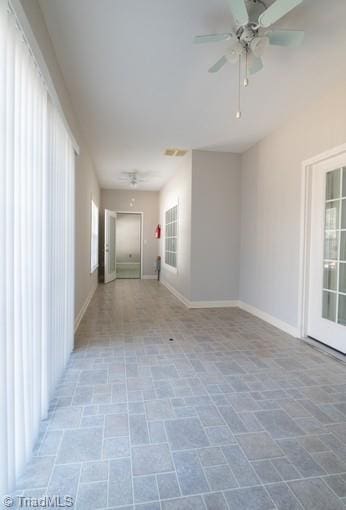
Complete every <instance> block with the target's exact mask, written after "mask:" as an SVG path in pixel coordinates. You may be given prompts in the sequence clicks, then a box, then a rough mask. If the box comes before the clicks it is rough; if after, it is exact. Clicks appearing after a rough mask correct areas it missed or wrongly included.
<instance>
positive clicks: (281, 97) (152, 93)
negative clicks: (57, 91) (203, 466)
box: [40, 0, 346, 190]
mask: <svg viewBox="0 0 346 510" xmlns="http://www.w3.org/2000/svg"><path fill="white" fill-rule="evenodd" d="M40 5H41V7H42V11H43V13H44V16H45V19H46V23H47V26H48V30H49V32H50V35H51V38H52V41H53V44H54V47H55V50H56V54H57V57H58V60H59V63H60V66H61V68H62V71H63V74H64V77H65V81H66V85H67V88H68V90H69V93H70V95H71V99H72V101H73V104H74V109H75V112H76V114H77V116H78V118H79V121H80V124H81V126H82V129H83V132H84V135H85V137H86V140H87V142H88V145H89V147H90V149H91V153H92V156H93V159H94V161H95V164H96V167H97V172H98V175H99V178H100V182H101V185H102V187H107V188H122V187H123V188H125V187H128V185H127V183H124V182H123V181H119V177H120V176H121V175H122V174H121V173H122V172H124V171H133V170H138V171H139V172H140V173H143V174H145V175H146V181H145V182H143V183H141V184H140V185H139V186H138V189H152V190H154V189H160V187H161V186H162V185H163V184H164V182H165V181H166V180H167V179H168V177H169V176H170V175H172V173H173V172H174V171H175V168H176V165H177V164H178V163H179V162H180V161H181V159H180V158H168V157H166V156H164V155H163V151H164V150H165V149H166V148H167V147H179V148H186V149H202V148H204V149H210V150H222V151H234V152H242V151H244V150H245V149H246V148H248V147H249V146H251V145H252V144H254V143H255V142H257V141H258V140H260V139H261V138H263V137H264V136H265V135H266V134H268V133H269V132H271V131H272V130H273V129H274V128H275V127H276V126H278V125H280V124H281V123H282V122H283V121H284V120H285V119H286V118H287V116H288V115H290V114H291V113H293V112H295V111H298V110H299V109H300V108H301V107H303V106H304V104H305V103H307V102H310V101H311V100H312V98H314V97H316V96H318V95H319V94H322V93H323V91H324V90H326V87H327V86H328V84H331V82H332V81H334V80H335V79H337V78H338V77H340V76H341V75H342V76H344V75H345V74H346V58H345V50H346V32H345V20H346V1H345V0H305V1H304V3H303V5H301V6H299V7H297V8H296V9H295V10H294V11H293V12H291V13H290V14H289V15H287V16H286V17H285V18H284V19H283V20H282V21H281V22H280V26H282V27H286V28H296V29H304V30H305V32H306V38H305V41H304V44H303V46H302V47H301V48H299V49H287V48H278V47H275V48H274V47H271V48H269V49H268V50H267V52H266V55H265V58H264V62H265V68H264V70H262V71H261V72H260V73H258V74H257V75H255V76H254V77H253V78H252V79H251V83H250V86H249V87H248V89H246V90H245V91H244V93H243V108H242V109H243V118H242V119H241V121H237V120H236V119H235V117H234V114H235V109H236V104H235V103H236V68H235V67H233V66H231V65H230V64H228V65H226V66H225V67H224V68H223V69H222V70H221V71H220V72H219V73H217V74H214V75H211V74H209V73H208V72H207V70H208V68H209V67H210V65H211V64H213V63H214V62H215V61H216V60H217V59H218V58H219V57H220V56H221V55H223V51H224V49H225V48H226V47H227V42H223V43H216V44H209V45H198V46H196V45H193V44H192V39H193V37H194V35H197V34H205V33H212V32H224V31H229V30H230V29H231V27H232V18H231V16H230V14H229V11H228V9H227V1H226V0H40Z"/></svg>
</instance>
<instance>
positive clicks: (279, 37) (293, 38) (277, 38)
mask: <svg viewBox="0 0 346 510" xmlns="http://www.w3.org/2000/svg"><path fill="white" fill-rule="evenodd" d="M304 35H305V34H304V32H303V30H273V32H271V33H270V34H268V37H269V42H270V44H273V45H274V46H289V47H290V48H295V47H297V46H300V45H301V44H302V42H303V40H304Z"/></svg>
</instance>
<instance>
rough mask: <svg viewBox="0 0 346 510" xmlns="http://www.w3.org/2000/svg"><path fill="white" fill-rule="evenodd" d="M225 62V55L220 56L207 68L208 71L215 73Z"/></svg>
mask: <svg viewBox="0 0 346 510" xmlns="http://www.w3.org/2000/svg"><path fill="white" fill-rule="evenodd" d="M226 62H227V58H226V57H225V55H224V56H223V57H221V58H220V59H219V60H218V61H217V62H216V63H215V64H214V65H213V66H211V68H210V69H209V70H208V72H209V73H217V72H218V71H220V69H221V67H223V66H224V65H225V64H226Z"/></svg>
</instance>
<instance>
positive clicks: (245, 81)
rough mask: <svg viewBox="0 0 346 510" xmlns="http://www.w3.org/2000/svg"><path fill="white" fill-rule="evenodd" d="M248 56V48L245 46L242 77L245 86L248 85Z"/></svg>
mask: <svg viewBox="0 0 346 510" xmlns="http://www.w3.org/2000/svg"><path fill="white" fill-rule="evenodd" d="M248 58H249V48H248V47H247V48H246V51H245V77H244V87H247V86H248V85H249V64H248Z"/></svg>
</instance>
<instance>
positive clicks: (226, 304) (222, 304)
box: [161, 280, 238, 308]
mask: <svg viewBox="0 0 346 510" xmlns="http://www.w3.org/2000/svg"><path fill="white" fill-rule="evenodd" d="M161 283H162V284H163V285H164V286H165V287H167V289H168V290H169V291H170V292H171V293H172V294H173V295H174V296H175V297H176V298H178V299H179V301H181V302H182V303H183V304H184V305H185V306H186V307H187V308H231V307H235V306H238V301H236V300H228V301H227V300H222V301H190V299H188V298H187V297H185V296H183V294H181V293H180V292H179V291H177V290H176V289H175V288H174V287H173V286H172V285H170V284H169V283H168V282H167V281H166V280H161Z"/></svg>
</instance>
